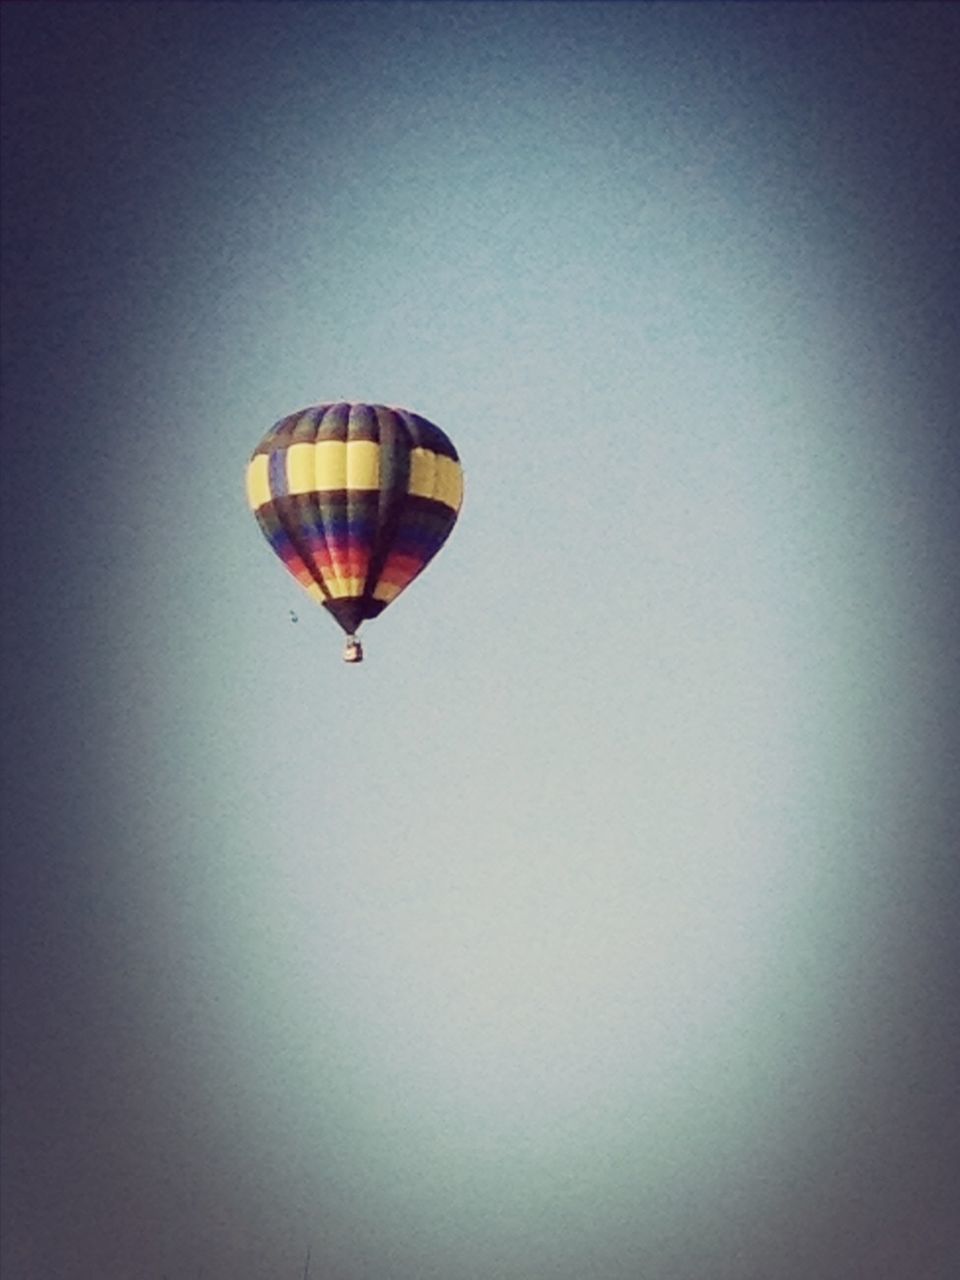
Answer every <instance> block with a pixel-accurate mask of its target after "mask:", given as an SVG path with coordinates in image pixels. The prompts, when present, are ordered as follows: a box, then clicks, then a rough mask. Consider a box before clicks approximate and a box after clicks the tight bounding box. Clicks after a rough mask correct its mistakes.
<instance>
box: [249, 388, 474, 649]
mask: <svg viewBox="0 0 960 1280" xmlns="http://www.w3.org/2000/svg"><path fill="white" fill-rule="evenodd" d="M462 498H463V473H462V471H461V467H460V460H459V457H458V455H457V451H456V449H455V448H454V447H453V445H452V444H451V442H450V441H449V440H448V439H447V437H446V436H445V435H444V433H443V432H442V431H441V430H440V428H439V427H436V426H434V424H433V423H432V422H428V421H427V420H426V418H421V417H420V415H419V414H416V413H409V412H408V411H407V410H406V409H391V408H386V407H385V406H384V405H380V404H348V403H345V402H339V403H337V404H320V405H314V406H313V407H312V408H308V409H301V410H300V411H299V412H298V413H291V414H289V415H288V416H287V417H286V418H281V419H280V421H279V422H278V423H276V424H275V425H274V426H273V427H271V428H270V430H269V431H268V432H267V434H266V435H265V436H264V437H263V439H262V440H261V441H260V443H259V444H258V445H257V447H256V449H255V450H254V453H253V457H252V458H251V459H250V462H249V464H248V466H247V500H248V502H249V504H250V508H251V510H252V511H253V513H254V515H255V516H256V518H257V522H258V523H259V525H260V528H261V529H262V530H263V533H264V535H265V537H266V539H267V541H268V542H269V543H270V545H271V547H272V548H273V550H274V551H275V552H276V554H277V555H278V556H279V557H280V559H281V560H282V561H283V563H284V565H286V567H287V569H289V571H290V572H291V573H292V574H293V576H294V577H295V578H296V580H297V581H298V582H299V583H300V585H301V586H302V587H303V588H304V590H305V591H306V592H307V594H308V595H310V596H311V597H312V598H313V599H314V600H316V601H317V602H318V603H319V604H322V605H323V607H324V608H325V609H326V610H327V611H328V612H329V613H331V614H332V615H333V617H334V618H335V619H336V621H337V622H338V623H339V625H340V626H341V627H342V628H343V630H344V631H345V632H346V633H347V643H346V648H345V649H344V654H343V657H344V661H346V662H362V661H363V649H362V647H361V644H360V641H359V639H358V636H357V632H358V631H359V629H360V624H361V623H362V622H364V621H365V620H366V619H368V618H375V617H377V615H378V614H380V613H382V612H383V610H384V609H385V608H386V607H387V605H388V604H391V603H392V602H393V601H394V600H395V599H396V598H397V596H398V595H399V594H400V592H401V591H403V589H404V588H405V587H407V586H409V584H410V583H411V582H412V581H413V580H414V578H416V577H417V575H418V574H419V573H421V572H422V571H423V569H425V568H426V566H427V565H428V564H429V563H430V561H431V560H432V559H433V557H434V556H435V555H436V554H437V552H438V551H439V550H440V548H441V547H442V546H443V544H444V542H446V540H447V538H448V536H449V534H450V531H451V529H452V528H453V526H454V523H455V522H456V519H457V514H458V513H459V510H460V503H461V501H462Z"/></svg>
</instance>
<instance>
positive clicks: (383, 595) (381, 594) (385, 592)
mask: <svg viewBox="0 0 960 1280" xmlns="http://www.w3.org/2000/svg"><path fill="white" fill-rule="evenodd" d="M406 585H407V584H406V583H404V586H406ZM402 590H403V587H398V586H397V584H396V583H395V582H378V583H377V585H376V586H375V587H374V589H373V598H374V600H382V601H383V603H384V604H389V603H390V601H391V600H396V598H397V596H398V595H399V594H400V592H401V591H402Z"/></svg>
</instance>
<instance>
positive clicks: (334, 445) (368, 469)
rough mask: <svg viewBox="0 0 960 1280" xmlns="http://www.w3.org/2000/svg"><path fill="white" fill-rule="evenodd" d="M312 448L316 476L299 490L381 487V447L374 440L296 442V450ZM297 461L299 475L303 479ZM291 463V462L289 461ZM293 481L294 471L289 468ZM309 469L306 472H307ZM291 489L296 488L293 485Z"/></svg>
mask: <svg viewBox="0 0 960 1280" xmlns="http://www.w3.org/2000/svg"><path fill="white" fill-rule="evenodd" d="M299 448H303V449H312V450H313V475H312V477H311V479H310V483H309V484H307V485H306V487H305V488H303V489H298V490H297V492H298V493H306V492H308V491H309V490H318V491H322V490H324V489H379V487H380V446H379V445H378V444H377V443H376V441H374V440H351V441H350V442H349V443H345V442H344V441H342V440H318V441H317V442H316V444H308V445H293V446H292V448H291V449H290V450H289V451H288V452H290V453H293V451H294V449H299ZM300 465H302V466H303V467H304V468H305V467H306V463H303V464H299V463H298V472H297V478H298V480H299V479H300V474H301V473H300V470H299V467H300ZM288 466H289V464H288ZM287 474H288V476H289V477H290V479H291V480H292V478H293V473H292V472H291V471H290V470H288V472H287ZM305 474H306V472H304V475H305ZM290 492H291V493H293V492H294V490H293V488H292V487H291V489H290Z"/></svg>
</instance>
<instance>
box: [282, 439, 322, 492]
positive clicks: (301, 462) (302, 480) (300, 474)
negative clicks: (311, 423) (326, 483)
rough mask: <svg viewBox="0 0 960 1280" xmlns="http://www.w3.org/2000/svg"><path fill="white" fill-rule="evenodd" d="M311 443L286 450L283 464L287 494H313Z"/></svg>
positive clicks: (312, 448)
mask: <svg viewBox="0 0 960 1280" xmlns="http://www.w3.org/2000/svg"><path fill="white" fill-rule="evenodd" d="M314 448H315V446H314V445H313V443H312V442H307V443H304V444H292V445H290V447H289V449H287V454H286V458H285V459H284V462H285V463H286V468H287V492H288V493H312V492H313V471H314V463H313V450H314Z"/></svg>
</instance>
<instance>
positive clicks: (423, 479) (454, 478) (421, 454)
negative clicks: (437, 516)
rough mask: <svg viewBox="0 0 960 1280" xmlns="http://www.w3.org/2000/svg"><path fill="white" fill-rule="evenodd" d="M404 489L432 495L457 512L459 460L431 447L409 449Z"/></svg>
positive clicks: (416, 494)
mask: <svg viewBox="0 0 960 1280" xmlns="http://www.w3.org/2000/svg"><path fill="white" fill-rule="evenodd" d="M407 492H408V493H410V494H413V496H414V497H417V498H433V499H434V500H435V501H436V502H443V503H445V504H446V506H448V507H452V508H453V510H454V511H459V510H460V503H461V501H462V499H463V471H462V470H461V468H460V463H459V462H455V461H454V460H453V458H446V457H444V455H443V454H441V453H434V452H433V450H432V449H411V450H410V484H409V487H408V489H407Z"/></svg>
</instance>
